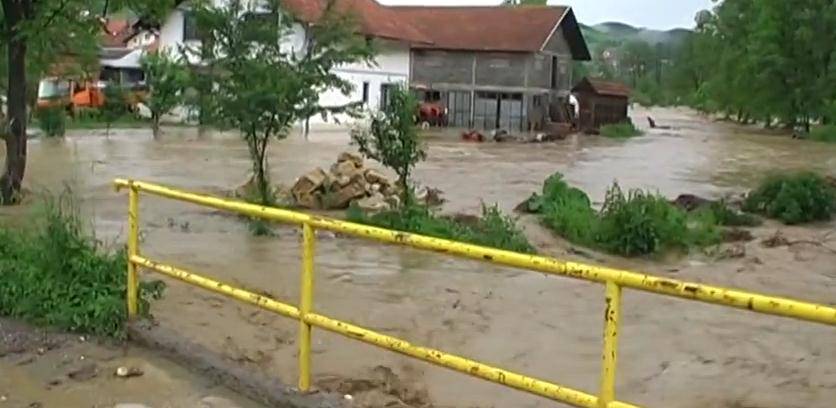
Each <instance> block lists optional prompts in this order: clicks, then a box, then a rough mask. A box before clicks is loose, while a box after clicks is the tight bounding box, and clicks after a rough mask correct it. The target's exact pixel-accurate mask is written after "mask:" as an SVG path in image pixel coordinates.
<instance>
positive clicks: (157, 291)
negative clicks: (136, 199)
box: [0, 193, 163, 339]
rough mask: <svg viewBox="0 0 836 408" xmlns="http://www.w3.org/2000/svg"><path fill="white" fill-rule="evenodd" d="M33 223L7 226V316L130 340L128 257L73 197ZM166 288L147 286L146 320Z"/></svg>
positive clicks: (2, 251)
mask: <svg viewBox="0 0 836 408" xmlns="http://www.w3.org/2000/svg"><path fill="white" fill-rule="evenodd" d="M31 217H32V218H31V219H30V220H28V221H29V222H27V223H26V225H25V227H23V228H20V227H18V228H11V227H0V315H3V316H10V317H13V318H19V319H23V320H27V321H30V322H32V323H35V324H40V325H46V326H50V327H55V328H58V329H62V330H70V331H74V332H79V333H90V334H95V335H101V336H109V337H115V338H120V339H121V338H124V337H125V321H126V319H127V310H126V306H125V288H126V279H127V278H126V268H127V266H126V265H127V263H126V262H127V260H126V253H125V251H124V250H117V251H114V250H109V249H107V248H104V247H103V246H102V244H101V243H100V242H99V241H97V240H96V239H95V237H93V236H91V235H90V233H89V232H87V230H86V229H85V227H86V226H85V225H84V222H83V221H82V218H81V216H80V215H79V212H78V209H77V208H76V206H75V205H74V202H73V200H72V196H71V195H69V194H66V193H65V194H63V195H61V196H59V197H56V198H48V199H45V200H44V204H43V206H42V208H40V209H39V211H37V212H35V213H34V214H33V215H32V216H31ZM162 290H163V284H162V283H161V282H143V283H141V284H140V301H139V312H140V314H141V315H143V316H147V315H148V313H149V305H150V303H149V302H150V301H151V300H152V299H156V298H159V297H160V296H161V295H162Z"/></svg>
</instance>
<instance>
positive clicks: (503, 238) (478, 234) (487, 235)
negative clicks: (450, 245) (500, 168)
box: [347, 204, 535, 253]
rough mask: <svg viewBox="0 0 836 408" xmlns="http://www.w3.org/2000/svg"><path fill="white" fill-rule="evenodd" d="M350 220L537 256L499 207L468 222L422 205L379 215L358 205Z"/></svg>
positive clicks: (350, 211) (486, 209) (351, 209)
mask: <svg viewBox="0 0 836 408" xmlns="http://www.w3.org/2000/svg"><path fill="white" fill-rule="evenodd" d="M347 218H348V220H349V221H352V222H356V223H360V224H366V225H373V226H376V227H381V228H388V229H393V230H397V231H404V232H412V233H416V234H421V235H426V236H430V237H436V238H444V239H451V240H455V241H461V242H466V243H470V244H475V245H482V246H487V247H492V248H499V249H505V250H509V251H515V252H523V253H534V252H535V250H534V247H533V246H532V245H531V244H530V243H529V242H528V239H527V238H526V236H525V233H524V232H523V230H522V229H521V228H520V227H519V226H518V225H517V223H516V220H515V219H514V218H512V217H509V216H507V215H505V214H503V213H502V212H501V211H500V210H499V208H498V207H497V206H495V205H494V206H486V205H483V206H482V215H481V216H480V217H473V218H469V219H467V220H465V219H463V218H459V219H457V218H455V217H446V216H441V215H438V214H436V213H435V212H434V211H433V210H431V209H429V208H428V207H426V206H423V205H419V204H407V205H404V206H402V207H401V208H399V209H396V210H391V211H384V212H380V213H377V214H371V215H370V214H366V213H364V212H363V211H362V210H361V209H360V208H358V207H356V206H352V207H349V209H348V211H347Z"/></svg>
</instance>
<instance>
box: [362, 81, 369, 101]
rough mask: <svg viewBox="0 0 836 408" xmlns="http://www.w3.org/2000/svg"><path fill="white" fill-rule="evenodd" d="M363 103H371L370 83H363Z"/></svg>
mask: <svg viewBox="0 0 836 408" xmlns="http://www.w3.org/2000/svg"><path fill="white" fill-rule="evenodd" d="M363 103H369V83H368V82H363Z"/></svg>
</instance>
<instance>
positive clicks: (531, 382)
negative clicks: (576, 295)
mask: <svg viewBox="0 0 836 408" xmlns="http://www.w3.org/2000/svg"><path fill="white" fill-rule="evenodd" d="M114 184H115V186H116V188H117V190H118V189H122V188H127V189H128V190H129V191H128V194H129V196H128V224H129V235H128V293H127V303H128V305H127V307H128V314H129V316H130V317H132V318H133V317H135V316H136V313H137V291H138V274H137V271H138V269H139V268H140V267H141V268H146V269H149V270H152V271H155V272H158V273H161V274H163V275H167V276H169V277H172V278H175V279H178V280H181V281H183V282H186V283H188V284H191V285H194V286H198V287H201V288H203V289H206V290H209V291H212V292H215V293H219V294H222V295H225V296H228V297H231V298H233V299H237V300H240V301H242V302H245V303H249V304H252V305H254V306H257V307H259V308H261V309H264V310H268V311H272V312H275V313H278V314H280V315H283V316H286V317H289V318H291V319H295V320H298V321H299V389H300V390H301V391H308V390H309V389H310V386H311V331H312V328H313V327H318V328H320V329H324V330H328V331H331V332H334V333H337V334H341V335H343V336H345V337H348V338H350V339H354V340H358V341H361V342H364V343H368V344H371V345H374V346H377V347H380V348H384V349H387V350H391V351H394V352H397V353H401V354H404V355H407V356H409V357H412V358H415V359H418V360H423V361H426V362H429V363H432V364H436V365H439V366H442V367H446V368H449V369H452V370H455V371H459V372H461V373H464V374H468V375H471V376H474V377H478V378H481V379H483V380H487V381H490V382H493V383H497V384H501V385H504V386H507V387H511V388H515V389H518V390H521V391H525V392H528V393H531V394H535V395H539V396H541V397H545V398H549V399H552V400H555V401H559V402H563V403H566V404H569V405H572V406H576V407H584V408H626V407H635V405H632V404H628V403H626V402H620V401H617V400H616V398H615V378H616V366H617V357H618V336H619V322H620V320H621V309H622V306H621V291H622V289H623V288H629V289H636V290H641V291H645V292H650V293H656V294H659V295H665V296H672V297H677V298H681V299H686V300H695V301H700V302H705V303H712V304H716V305H721V306H726V307H732V308H737V309H745V310H750V311H753V312H758V313H764V314H770V315H776V316H783V317H789V318H793V319H797V320H804V321H808V322H814V323H823V324H826V325H831V326H836V308H833V307H829V306H825V305H819V304H815V303H810V302H804V301H799V300H793V299H787V298H782V297H775V296H768V295H762V294H758V293H752V292H746V291H741V290H735V289H728V288H722V287H718V286H710V285H703V284H697V283H689V282H683V281H679V280H674V279H667V278H662V277H657V276H652V275H647V274H642V273H636V272H630V271H623V270H617V269H610V268H602V267H595V266H590V265H584V264H580V263H574V262H565V261H560V260H558V259H554V258H548V257H542V256H533V255H526V254H520V253H516V252H509V251H503V250H498V249H492V248H485V247H480V246H476V245H470V244H464V243H461V242H455V241H450V240H445V239H438V238H430V237H426V236H421V235H416V234H410V233H404V232H399V231H392V230H386V229H382V228H376V227H370V226H366V225H360V224H355V223H350V222H345V221H340V220H336V219H331V218H325V217H319V216H315V215H310V214H305V213H301V212H294V211H288V210H283V209H278V208H270V207H262V206H258V205H253V204H247V203H243V202H239V201H233V200H226V199H221V198H216V197H212V196H207V195H202V194H195V193H189V192H184V191H180V190H175V189H172V188H168V187H164V186H160V185H156V184H152V183H145V182H141V181H133V180H124V179H117V180H115V181H114ZM141 192H144V193H148V194H151V195H155V196H159V197H164V198H169V199H173V200H177V201H183V202H188V203H193V204H197V205H200V206H203V207H209V208H214V209H218V210H224V211H229V212H233V213H237V214H241V215H246V216H249V217H255V218H260V219H264V220H269V221H276V222H282V223H287V224H296V225H301V226H302V241H303V242H302V254H301V256H302V271H301V286H302V287H301V292H300V293H301V294H300V299H299V303H298V306H293V305H290V304H287V303H282V302H280V301H278V300H276V299H271V298H269V297H266V296H263V295H259V294H257V293H253V292H250V291H247V290H244V289H240V288H236V287H233V286H230V285H227V284H224V283H221V282H218V281H215V280H212V279H209V278H206V277H203V276H200V275H197V274H194V273H192V272H190V271H187V270H184V269H180V268H177V267H174V266H171V265H166V264H163V263H160V262H157V261H154V260H152V259H149V258H146V257H144V256H142V255H141V254H140V251H139V195H140V193H141ZM316 229H321V230H328V231H332V232H336V233H340V234H345V235H350V236H354V237H359V238H366V239H371V240H375V241H379V242H383V243H388V244H396V245H403V246H407V247H412V248H416V249H422V250H429V251H435V252H440V253H443V254H445V255H448V256H456V257H460V258H468V259H475V260H479V261H483V262H489V263H492V264H496V265H503V266H509V267H514V268H520V269H526V270H530V271H536V272H541V273H546V274H551V275H556V276H566V277H571V278H576V279H583V280H587V281H591V282H597V283H602V284H604V285H605V287H606V288H605V302H606V309H605V314H604V350H603V353H602V369H601V380H600V389H599V390H598V393H597V395H592V394H588V393H586V392H582V391H579V390H575V389H572V388H569V387H565V386H562V385H558V384H554V383H550V382H547V381H544V380H540V379H536V378H533V377H529V376H526V375H523V374H518V373H514V372H511V371H508V370H505V369H502V368H498V367H493V366H490V365H487V364H483V363H480V362H478V361H474V360H470V359H467V358H464V357H460V356H456V355H453V354H449V353H445V352H443V351H440V350H434V349H431V348H426V347H421V346H417V345H413V344H411V343H409V342H407V341H405V340H401V339H398V338H395V337H391V336H387V335H384V334H381V333H377V332H374V331H371V330H368V329H364V328H362V327H359V326H355V325H353V324H351V323H347V322H344V321H341V320H337V319H334V318H331V317H328V316H324V315H321V314H318V313H316V312H314V311H313V308H312V305H313V287H314V254H315V233H314V231H315V230H316Z"/></svg>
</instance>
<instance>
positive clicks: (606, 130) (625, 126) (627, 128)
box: [600, 122, 644, 139]
mask: <svg viewBox="0 0 836 408" xmlns="http://www.w3.org/2000/svg"><path fill="white" fill-rule="evenodd" d="M600 132H601V136H604V137H609V138H612V139H627V138H631V137H636V136H641V135H643V134H644V133H643V132H642V131H641V130H639V129H638V128H636V126H635V125H633V122H625V123H619V124H615V125H604V126H601V130H600Z"/></svg>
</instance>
